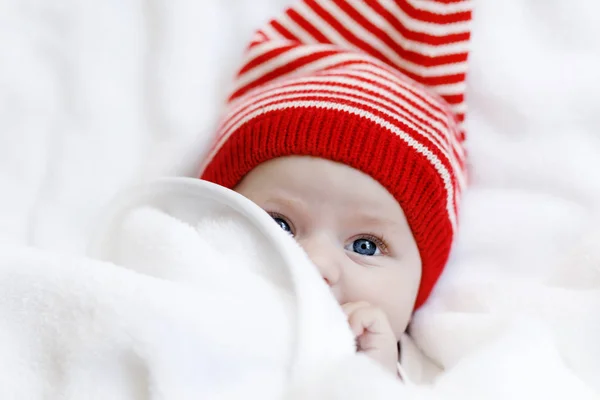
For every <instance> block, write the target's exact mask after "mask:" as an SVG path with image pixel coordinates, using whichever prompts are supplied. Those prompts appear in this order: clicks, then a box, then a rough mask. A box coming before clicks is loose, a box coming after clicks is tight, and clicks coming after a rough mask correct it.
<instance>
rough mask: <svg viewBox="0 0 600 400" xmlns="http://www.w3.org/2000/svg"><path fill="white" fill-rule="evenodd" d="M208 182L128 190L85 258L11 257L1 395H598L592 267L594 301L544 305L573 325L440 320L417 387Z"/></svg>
mask: <svg viewBox="0 0 600 400" xmlns="http://www.w3.org/2000/svg"><path fill="white" fill-rule="evenodd" d="M215 187H216V186H215V185H209V184H207V183H203V182H201V181H199V180H197V179H192V178H187V179H181V178H180V179H174V180H161V181H157V182H153V183H151V184H149V185H145V186H141V187H135V188H132V189H131V190H129V191H127V192H125V193H123V194H122V195H121V196H120V197H119V198H117V199H116V201H115V203H114V204H113V205H112V206H111V207H110V208H109V209H108V210H107V211H106V212H105V213H104V214H103V216H104V223H103V224H102V226H101V227H99V231H98V233H97V236H96V237H95V240H94V241H93V242H92V245H91V248H90V252H89V256H90V258H83V257H72V256H59V255H57V254H52V253H49V252H44V251H41V250H37V249H32V248H26V247H16V248H13V249H11V250H9V251H4V252H2V253H1V254H0V326H1V328H2V329H1V330H0V354H1V355H2V357H0V373H1V376H2V377H3V380H2V382H3V384H2V385H0V397H1V398H3V399H17V398H27V399H80V398H86V399H132V398H135V399H177V400H180V399H197V398H211V399H253V398H261V399H307V398H310V399H340V400H341V399H365V398H369V399H382V400H383V399H390V400H392V399H393V400H397V399H408V400H426V399H439V400H454V399H456V400H458V399H461V400H464V399H481V398H485V399H492V400H494V399H523V400H525V399H531V398H553V396H558V397H560V398H562V397H568V396H570V397H572V398H576V399H578V400H587V399H590V400H591V399H596V398H597V392H594V391H593V386H592V385H587V384H586V383H585V380H584V379H582V378H581V377H588V378H589V379H590V380H591V382H594V379H595V377H597V370H595V369H594V364H593V363H594V360H595V359H594V358H593V357H591V356H590V357H588V358H587V364H586V363H584V362H582V361H585V360H586V359H582V358H573V357H569V358H566V357H565V355H568V351H566V350H567V349H568V347H571V348H573V347H577V346H580V343H578V342H577V340H579V339H582V338H584V339H586V340H588V339H590V338H596V337H597V334H598V333H599V331H598V330H596V331H595V332H594V331H590V329H592V328H594V321H597V318H595V316H597V315H598V314H597V311H598V309H599V308H598V307H599V306H600V304H598V301H597V300H598V299H597V296H596V297H595V296H594V293H597V289H595V290H596V292H594V291H593V290H594V289H592V288H597V287H598V286H597V285H598V283H599V282H598V279H597V276H596V278H595V282H594V283H592V282H588V283H589V284H590V285H591V287H588V288H587V289H586V290H588V292H587V295H586V294H585V293H581V292H580V289H579V285H577V284H576V283H575V282H571V285H570V286H569V288H564V287H563V292H571V293H572V295H571V297H572V298H573V299H579V300H580V301H579V302H577V303H575V302H570V303H565V304H564V305H563V307H561V308H558V307H557V308H547V309H545V313H544V316H545V317H546V318H548V317H550V318H556V319H557V320H560V319H561V318H564V313H565V312H567V311H569V310H575V307H577V306H578V307H579V309H580V310H581V309H582V308H581V306H582V305H583V304H584V303H587V306H586V308H585V309H584V310H586V311H588V313H587V315H588V316H586V317H579V318H576V317H572V318H571V319H570V320H569V322H570V323H573V324H575V325H574V326H573V327H572V329H567V330H564V329H562V328H561V327H560V325H553V324H545V323H543V318H539V317H536V316H535V315H531V316H529V318H524V316H525V315H522V316H518V315H516V316H512V315H510V316H507V318H492V317H490V316H489V317H487V318H484V319H483V322H486V323H481V321H477V320H476V318H473V317H472V318H471V322H472V323H463V324H457V323H456V322H457V321H454V322H455V323H454V324H453V326H451V327H444V332H445V333H446V334H445V335H442V336H441V337H439V338H436V340H442V343H443V344H444V346H445V347H444V348H445V349H446V357H444V358H443V359H442V361H443V362H444V364H445V367H446V368H447V370H446V371H445V372H441V373H439V374H438V376H436V377H435V378H436V379H435V380H431V379H429V383H430V385H429V386H421V385H420V384H419V383H420V382H419V380H420V379H425V378H424V377H422V376H421V374H422V373H424V372H426V371H425V370H424V369H422V367H421V366H422V365H423V362H422V360H421V358H422V355H421V354H420V352H419V351H418V349H416V348H409V347H408V344H406V343H408V342H403V343H405V346H406V347H405V350H406V352H405V353H404V354H403V356H402V357H403V359H402V365H403V366H405V371H406V376H405V380H404V382H402V383H401V382H400V381H399V380H398V379H397V378H396V377H395V376H394V375H393V374H390V373H389V372H388V371H386V370H384V369H383V368H381V367H380V366H379V365H377V364H375V363H373V362H372V361H371V360H369V359H367V358H366V357H365V356H362V355H360V354H356V353H355V348H354V341H353V336H352V333H351V331H350V329H349V327H348V324H347V322H346V318H345V315H344V313H343V312H342V310H341V308H340V307H339V305H338V304H337V302H336V300H335V298H334V297H333V296H332V295H331V293H330V292H329V290H328V288H327V286H326V285H325V283H324V282H323V280H322V279H321V277H320V275H319V273H318V270H317V268H316V267H315V266H314V265H312V264H311V263H310V262H309V260H308V257H307V256H306V254H304V253H303V252H302V250H301V249H300V247H299V246H297V244H296V243H295V242H294V241H293V239H291V238H290V237H289V236H288V235H286V234H285V233H284V232H282V231H281V230H280V229H279V227H278V226H277V225H276V224H273V222H272V221H271V219H270V217H269V216H268V215H267V214H266V213H264V212H263V211H262V210H260V209H259V208H258V207H257V206H255V205H254V204H252V203H251V202H249V201H248V200H246V199H244V198H242V197H241V196H240V195H238V194H236V193H234V192H231V191H228V190H226V189H223V188H220V187H216V188H217V189H215ZM598 260H600V258H598V255H597V253H596V258H595V262H598ZM582 270H583V269H582ZM577 293H579V294H578V295H577ZM503 294H504V293H496V296H498V297H501V296H503ZM459 298H462V299H464V300H465V301H471V300H473V295H472V294H471V293H468V292H464V293H461V294H460V295H459ZM563 298H565V299H567V297H566V296H565V295H563ZM526 307H530V305H529V304H527V305H526ZM594 312H596V313H594ZM509 317H510V318H509ZM463 321H465V322H469V320H468V319H463ZM584 323H586V324H584ZM433 328H434V329H432V330H431V331H429V332H430V333H431V332H436V331H437V332H439V331H440V329H439V328H440V326H439V325H438V326H434V327H433ZM583 328H587V329H588V332H586V333H585V334H583V335H582V333H581V332H580V331H581V330H582V329H583ZM596 328H597V326H596ZM556 335H560V336H559V337H560V339H561V340H560V341H558V342H557V341H556V340H555V336H556ZM423 337H427V336H423ZM457 337H462V338H464V340H463V342H462V346H457V344H458V345H460V344H461V343H460V342H459V343H457ZM438 343H439V342H438ZM465 344H468V345H469V347H468V348H466V347H465ZM589 350H591V348H589ZM457 354H459V355H460V357H458V356H457ZM574 367H577V368H576V370H577V372H578V373H579V374H580V375H579V376H578V375H576V374H575V373H574V372H573V368H574Z"/></svg>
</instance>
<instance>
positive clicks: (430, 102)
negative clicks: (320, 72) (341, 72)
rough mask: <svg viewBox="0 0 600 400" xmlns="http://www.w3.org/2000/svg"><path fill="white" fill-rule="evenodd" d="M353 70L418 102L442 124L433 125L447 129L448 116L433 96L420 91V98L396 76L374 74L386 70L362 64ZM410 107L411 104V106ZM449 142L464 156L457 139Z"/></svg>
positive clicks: (353, 67) (426, 117) (437, 122)
mask: <svg viewBox="0 0 600 400" xmlns="http://www.w3.org/2000/svg"><path fill="white" fill-rule="evenodd" d="M348 69H351V70H352V71H353V72H354V71H361V72H363V73H360V72H359V73H354V75H355V76H358V77H362V78H363V79H368V80H372V81H374V82H377V83H379V84H381V85H385V86H388V87H390V89H392V90H396V91H398V92H400V93H401V94H402V96H404V97H406V98H407V99H409V100H411V101H413V102H414V103H416V104H418V105H419V106H421V107H422V108H424V109H425V110H427V111H428V112H429V113H431V114H433V115H434V116H435V117H437V119H438V120H436V124H442V125H441V126H440V125H435V126H436V127H438V128H439V129H440V130H448V129H449V126H448V125H447V124H446V123H444V122H445V121H447V120H448V117H447V115H446V114H444V113H443V112H442V111H439V110H440V105H439V104H438V103H439V102H438V100H435V99H433V98H431V97H430V96H429V95H428V94H427V93H423V92H421V95H422V96H423V97H424V98H425V100H422V99H421V98H420V97H418V96H416V95H415V94H414V93H412V92H411V91H409V90H408V88H407V87H408V85H407V86H403V85H399V84H398V83H397V78H396V79H394V76H391V77H389V80H385V79H382V78H380V77H378V76H376V75H374V73H378V72H379V73H383V74H384V75H388V76H389V74H388V73H387V71H385V72H381V71H379V70H377V69H374V68H370V66H368V65H365V64H362V65H358V64H357V65H356V66H351V67H350V68H348ZM406 106H407V107H408V106H410V104H406ZM411 108H412V106H411ZM424 118H425V119H427V120H428V121H429V120H432V118H431V117H428V116H424ZM440 121H444V122H440ZM450 143H451V144H452V147H453V148H454V150H455V151H456V152H457V153H458V154H459V155H460V156H461V157H464V149H463V147H462V146H461V145H460V143H459V142H458V141H456V140H455V139H454V138H451V139H450Z"/></svg>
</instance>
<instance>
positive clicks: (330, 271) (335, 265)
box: [300, 239, 342, 287]
mask: <svg viewBox="0 0 600 400" xmlns="http://www.w3.org/2000/svg"><path fill="white" fill-rule="evenodd" d="M300 245H301V246H302V247H303V248H304V251H306V253H307V254H308V257H309V258H310V260H311V261H312V262H313V264H315V265H316V266H317V268H318V269H319V272H320V273H321V276H322V277H323V279H324V280H325V282H327V284H328V285H329V286H330V287H333V286H335V285H336V284H338V282H339V280H340V277H341V274H342V265H341V260H340V255H339V254H338V253H339V250H338V249H337V248H336V246H335V245H334V244H333V243H329V242H328V241H327V240H325V239H320V240H319V239H309V240H303V241H301V243H300Z"/></svg>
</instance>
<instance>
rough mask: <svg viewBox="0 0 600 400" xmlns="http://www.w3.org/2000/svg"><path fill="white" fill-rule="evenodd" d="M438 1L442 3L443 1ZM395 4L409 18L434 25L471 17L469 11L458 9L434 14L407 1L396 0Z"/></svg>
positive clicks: (464, 20)
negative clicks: (453, 11)
mask: <svg viewBox="0 0 600 400" xmlns="http://www.w3.org/2000/svg"><path fill="white" fill-rule="evenodd" d="M438 2H439V3H442V4H444V2H440V1H438ZM396 4H397V5H398V8H400V9H401V10H402V11H404V12H405V13H406V14H407V15H408V16H410V17H411V18H413V19H417V20H419V21H423V22H427V23H432V24H436V25H446V24H456V23H460V22H467V21H469V20H470V19H471V11H459V12H456V13H450V14H435V13H432V12H429V11H425V10H420V9H418V8H415V7H413V6H412V5H410V4H409V3H408V2H407V1H402V0H396Z"/></svg>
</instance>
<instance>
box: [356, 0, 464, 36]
mask: <svg viewBox="0 0 600 400" xmlns="http://www.w3.org/2000/svg"><path fill="white" fill-rule="evenodd" d="M364 1H366V3H367V5H368V6H369V7H371V8H372V9H373V10H374V11H375V12H376V13H377V14H379V15H381V16H382V17H383V18H384V19H385V20H386V21H387V22H388V23H390V24H391V25H392V26H393V27H394V29H396V30H397V31H398V33H400V34H401V35H402V36H404V37H405V38H407V39H410V40H413V41H416V42H421V43H427V44H430V45H432V46H440V45H444V44H450V43H457V42H465V41H468V40H469V38H470V32H461V33H453V34H447V35H441V36H437V35H431V34H427V33H423V32H414V31H411V30H410V29H408V28H407V27H406V26H404V24H402V23H401V22H400V20H399V19H398V18H397V17H396V16H395V15H393V14H392V13H390V12H389V11H388V10H387V9H385V8H383V7H382V6H381V3H379V1H377V0H364Z"/></svg>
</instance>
